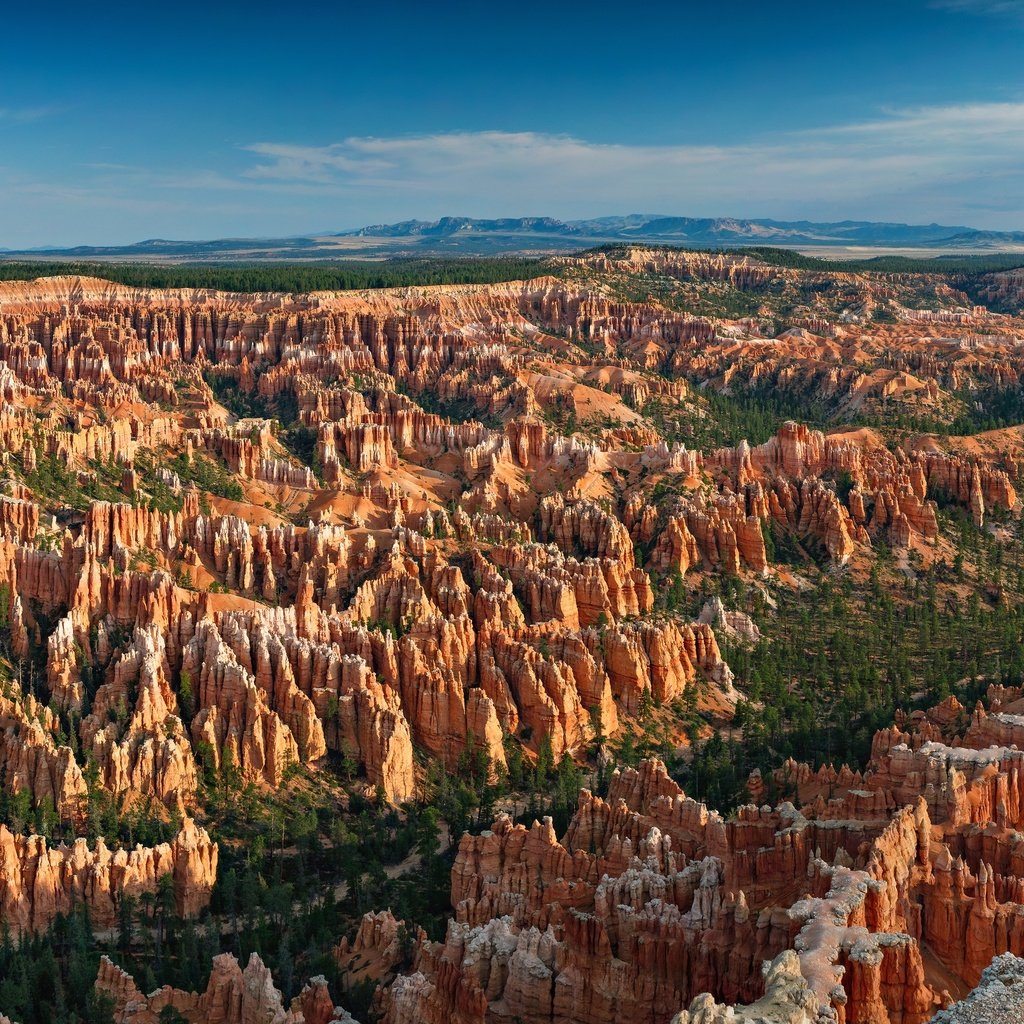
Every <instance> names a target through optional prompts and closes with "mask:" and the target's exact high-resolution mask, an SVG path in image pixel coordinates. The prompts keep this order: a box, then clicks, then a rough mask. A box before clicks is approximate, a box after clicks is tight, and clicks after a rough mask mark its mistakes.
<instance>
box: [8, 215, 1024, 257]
mask: <svg viewBox="0 0 1024 1024" xmlns="http://www.w3.org/2000/svg"><path fill="white" fill-rule="evenodd" d="M2 241H3V239H2V238H0V242H2ZM615 242H628V243H651V244H662V245H680V246H692V247H735V246H745V245H774V246H783V247H790V248H815V249H817V248H832V247H834V248H836V249H841V248H844V247H845V248H865V249H899V248H906V249H934V250H936V251H967V252H969V251H981V252H997V251H1000V250H1003V251H1007V250H1009V251H1017V250H1021V249H1024V231H986V230H981V229H978V228H970V227H965V226H963V225H956V226H950V225H943V224H896V223H879V222H875V221H860V220H844V221H836V222H816V221H806V220H799V221H780V220H770V219H763V220H762V219H743V218H736V217H678V216H670V215H666V214H637V213H634V214H628V215H626V216H621V217H596V218H592V219H589V220H573V221H562V220H557V219H555V218H553V217H502V218H495V219H480V218H475V217H441V218H440V219H439V220H431V221H427V220H405V221H399V222H397V223H394V224H373V225H368V226H366V227H361V228H354V229H351V230H347V231H333V232H330V231H328V232H323V233H318V234H311V235H308V236H301V237H294V238H222V239H213V240H207V241H189V240H171V239H162V238H150V239H147V240H145V241H142V242H136V243H134V244H131V245H123V246H91V245H79V246H74V247H70V248H42V249H23V250H11V249H2V248H0V258H2V259H5V260H12V259H32V260H38V259H92V260H129V261H145V260H149V261H167V262H184V261H192V260H196V261H218V262H234V261H242V260H244V261H253V260H325V259H344V258H360V257H363V258H366V257H370V258H381V257H388V256H438V255H446V256H499V255H503V254H508V255H511V254H517V253H531V254H539V253H557V252H569V251H573V250H578V249H584V248H588V247H590V246H594V245H601V244H608V243H615Z"/></svg>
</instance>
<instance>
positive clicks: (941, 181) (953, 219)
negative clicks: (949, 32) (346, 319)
mask: <svg viewBox="0 0 1024 1024" xmlns="http://www.w3.org/2000/svg"><path fill="white" fill-rule="evenodd" d="M0 123H2V122H0ZM218 155H219V156H220V157H221V158H222V159H220V160H219V161H218V163H219V164H220V167H219V169H216V170H213V169H208V168H204V167H203V166H202V165H193V166H188V165H185V166H169V167H165V166H160V167H153V166H148V165H146V164H128V163H116V162H105V163H100V162H93V163H88V164H82V165H80V166H79V167H77V168H75V169H74V173H73V174H72V175H64V176H62V175H60V174H58V173H56V172H55V173H54V175H53V178H52V179H50V180H47V179H40V178H37V177H35V176H28V175H24V174H19V173H17V172H16V171H14V170H13V169H4V168H3V167H0V224H2V225H3V226H4V228H3V234H2V235H0V245H8V246H11V245H15V244H18V242H19V241H20V240H22V239H24V242H22V244H38V243H39V242H42V241H46V242H49V241H54V242H57V241H60V240H61V238H59V237H51V238H43V239H40V238H39V224H40V223H49V224H55V223H56V224H60V225H61V226H62V230H64V231H67V230H69V228H68V226H69V225H74V232H75V233H74V235H71V236H70V237H71V238H74V239H76V240H80V241H83V242H98V241H108V240H111V239H113V240H120V241H130V240H132V239H133V238H143V237H152V236H154V235H163V236H164V237H178V238H181V237H218V236H219V237H223V236H225V235H249V236H253V235H268V234H271V233H276V234H278V235H284V234H295V233H297V232H302V231H309V230H310V229H319V230H330V229H332V228H334V229H340V228H348V227H358V226H361V225H364V224H370V223H377V222H380V221H390V220H403V219H406V218H410V217H422V218H432V217H437V216H441V215H444V214H470V215H475V216H521V215H527V214H530V215H537V214H547V215H551V216H556V217H562V218H566V219H568V218H573V217H589V216H599V215H602V214H621V213H630V212H644V213H668V214H689V215H694V216H719V215H733V216H749V217H775V218H777V219H803V218H806V219H815V220H842V219H847V218H849V219H865V220H868V219H870V220H890V221H910V222H918V223H920V222H929V221H939V222H942V223H946V224H966V225H970V226H976V227H988V228H995V229H1024V102H1005V103H972V104H959V105H950V106H931V107H919V108H912V109H907V108H904V109H893V110H888V111H884V112H883V113H881V114H879V115H878V116H875V117H872V118H869V119H865V120H860V121H857V122H854V123H841V124H833V125H829V126H824V127H821V128H817V129H814V130H805V131H793V132H784V133H773V134H771V135H769V136H762V137H752V138H749V139H747V140H744V141H739V142H736V143H734V144H731V145H708V144H702V143H701V142H700V141H694V142H684V143H681V144H678V145H657V146H655V145H626V144H620V143H604V142H594V141H590V140H587V139H581V138H576V137H573V136H570V135H554V134H544V133H540V132H505V131H483V132H444V133H435V134H427V135H417V136H403V137H367V136H358V137H350V138H344V139H341V140H340V141H338V142H335V143H332V144H329V145H320V146H316V145H298V144H294V143H288V142H280V141H261V142H257V143H253V144H252V145H249V146H246V147H244V148H243V149H241V150H234V151H231V152H230V153H228V154H218ZM225 156H226V159H224V157H225ZM112 211H116V212H117V213H118V214H119V216H117V217H116V218H112V216H111V212H112ZM112 224H113V225H115V227H116V234H114V233H113V232H112V229H111V225H112Z"/></svg>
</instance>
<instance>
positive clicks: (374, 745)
mask: <svg viewBox="0 0 1024 1024" xmlns="http://www.w3.org/2000/svg"><path fill="white" fill-rule="evenodd" d="M791 264H792V261H788V263H787V261H786V260H785V259H781V260H774V259H773V258H772V257H771V254H769V253H761V254H759V255H750V254H748V255H743V254H737V255H728V254H707V253H696V252H681V251H677V250H669V249H648V248H638V247H629V246H618V247H608V248H605V249H602V250H595V251H591V252H586V253H582V254H577V255H570V256H558V257H553V258H550V259H548V260H545V261H543V267H542V268H541V269H542V271H543V272H542V273H541V274H540V276H536V277H532V278H530V279H529V280H508V281H504V280H497V281H495V280H494V278H495V277H496V276H497V277H500V276H501V275H500V273H498V274H496V273H495V269H494V267H493V266H491V267H489V268H488V270H487V273H486V275H482V276H483V277H484V279H485V280H486V281H488V282H489V283H481V284H472V283H463V284H435V285H429V286H427V285H424V286H418V285H409V286H404V287H399V288H380V289H368V290H358V291H355V290H353V291H331V292H327V291H322V292H310V293H305V294H292V293H285V292H254V293H241V292H224V291H215V290H213V289H209V288H202V287H189V288H168V289H150V288H143V287H137V286H132V285H126V284H118V283H116V282H114V281H107V280H101V279H98V278H87V277H43V278H38V279H35V280H29V281H0V478H2V479H0V490H2V493H0V1021H3V1022H4V1024H10V1022H11V1021H15V1022H20V1024H35V1022H37V1021H38V1022H43V1021H58V1022H65V1021H66V1022H97V1024H98V1022H117V1024H158V1022H161V1024H166V1022H169V1021H171V1022H173V1021H177V1022H180V1021H182V1020H184V1021H187V1022H189V1024H202V1022H206V1021H211V1022H221V1024H271V1022H272V1024H302V1022H306V1024H327V1022H329V1021H352V1020H358V1021H361V1022H369V1021H383V1022H386V1024H414V1022H416V1024H483V1022H506V1024H513V1022H523V1024H612V1022H626V1024H631V1022H637V1024H639V1022H644V1024H669V1022H675V1024H718V1022H723V1024H724V1022H726V1021H732V1022H742V1021H750V1022H753V1021H768V1022H772V1024H775V1022H778V1024H782V1022H786V1024H811V1022H814V1024H829V1022H831V1024H924V1022H926V1021H930V1020H931V1019H932V1018H933V1016H934V1015H935V1014H936V1013H941V1014H946V1016H940V1017H939V1018H937V1019H939V1020H960V1019H968V1018H971V1019H979V1018H978V1017H977V1016H976V1015H975V1016H974V1017H972V1016H971V1015H972V1013H976V1012H980V1011H972V1009H971V1007H972V1006H973V1007H975V1008H978V1007H986V1006H989V1005H1003V1006H1011V1004H1012V1000H1013V999H1016V998H1018V997H1019V992H1020V984H1019V978H1020V976H1021V973H1020V972H1021V971H1022V970H1024V965H1020V964H1018V963H1017V962H1016V961H1015V959H1014V956H1024V831H1018V830H1024V752H1022V749H1024V654H1022V639H1024V534H1022V530H1021V501H1020V499H1019V497H1018V488H1019V487H1021V476H1022V473H1024V392H1022V390H1021V375H1022V373H1024V271H1021V270H1012V269H1011V270H1001V271H994V272H989V273H983V272H978V273H965V272H963V271H961V270H956V269H950V270H948V271H945V272H934V273H891V272H886V273H883V272H868V271H864V272H852V271H848V270H838V269H837V270H831V269H822V268H820V267H815V268H812V269H807V268H801V267H799V266H793V265H791ZM1001 954H1011V955H1010V956H1002V957H1001V958H1000V959H997V960H995V962H994V963H993V960H994V958H997V957H1000V955H1001ZM990 964H992V965H993V966H992V967H991V968H990ZM1001 979H1002V980H1001ZM979 986H980V987H979ZM1000 986H1001V987H1000ZM997 989H998V991H997ZM972 990H973V991H974V994H973V995H972V994H971V993H972ZM963 999H967V1000H968V1001H967V1002H964V1003H962V1004H961V1005H959V1006H954V1005H953V1004H955V1003H956V1002H957V1001H958V1000H963ZM971 1000H973V1003H972V1002H971ZM1018 1004H1019V1000H1018ZM986 1012H987V1011H986ZM1006 1012H1007V1013H1015V1012H1017V1011H1015V1010H1013V1009H1012V1008H1011V1009H1010V1010H1007V1011H1006ZM4 1014H6V1015H7V1016H6V1017H5V1016H4ZM992 1019H994V1020H996V1019H999V1018H998V1017H992ZM1005 1019H1007V1020H1012V1019H1017V1018H1016V1017H1012V1016H1009V1017H1006V1018H1005Z"/></svg>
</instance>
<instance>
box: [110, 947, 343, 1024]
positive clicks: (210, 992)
mask: <svg viewBox="0 0 1024 1024" xmlns="http://www.w3.org/2000/svg"><path fill="white" fill-rule="evenodd" d="M96 991H97V992H99V993H101V994H102V995H105V996H107V997H108V998H109V999H110V1000H111V1001H112V1003H113V1004H114V1021H115V1024H157V1022H159V1021H160V1020H162V1019H164V1017H162V1016H161V1015H162V1014H166V1013H167V1012H168V1008H169V1009H170V1010H171V1011H174V1012H175V1013H177V1014H178V1015H179V1016H180V1017H183V1018H184V1019H185V1020H186V1021H188V1022H189V1024H206V1022H212V1021H217V1022H218V1024H330V1022H332V1021H336V1022H338V1024H354V1021H353V1019H352V1017H351V1016H350V1015H349V1014H348V1013H346V1012H345V1011H344V1010H343V1009H341V1007H336V1006H334V1004H333V1001H332V999H331V995H330V992H329V990H328V988H327V982H326V981H325V980H324V978H322V977H317V978H312V979H311V980H310V981H309V982H308V983H307V984H306V986H305V987H304V988H303V990H302V991H301V992H300V993H299V995H297V996H296V997H295V998H294V999H293V1000H292V1001H291V1004H290V1005H289V1006H287V1007H286V1006H285V1004H284V1000H283V999H282V996H281V993H280V992H279V991H278V989H276V988H275V987H274V981H273V978H272V977H271V975H270V971H269V970H268V969H267V967H266V966H265V965H264V963H263V961H262V960H261V959H260V958H259V956H258V955H257V954H256V953H253V954H252V955H251V956H250V957H249V962H248V963H247V964H246V965H245V969H244V970H243V969H242V968H241V967H240V966H239V964H238V961H237V960H236V959H235V958H234V957H233V956H231V955H230V954H229V953H222V954H221V955H220V956H216V957H214V958H213V970H212V971H211V972H210V980H209V982H208V983H207V986H206V991H205V992H202V993H197V992H183V991H181V990H180V989H174V988H171V987H170V986H164V987H163V988H159V989H157V990H156V991H155V992H152V993H150V995H148V996H146V995H143V993H142V992H141V991H139V988H138V986H137V985H136V984H135V981H134V980H133V979H132V978H131V976H130V975H128V974H126V973H125V972H124V971H123V970H121V968H120V967H118V966H117V965H116V964H115V963H113V961H111V960H110V959H109V958H108V957H106V956H104V957H102V958H101V960H100V969H99V975H98V977H97V979H96Z"/></svg>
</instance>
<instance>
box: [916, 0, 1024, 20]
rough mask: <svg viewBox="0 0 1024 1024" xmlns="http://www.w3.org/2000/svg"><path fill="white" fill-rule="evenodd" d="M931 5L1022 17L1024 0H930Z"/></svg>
mask: <svg viewBox="0 0 1024 1024" xmlns="http://www.w3.org/2000/svg"><path fill="white" fill-rule="evenodd" d="M931 6H932V7H935V8H937V9H939V10H945V11H958V12H961V13H965V14H983V15H991V16H995V17H1009V18H1024V0H932V4H931Z"/></svg>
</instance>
